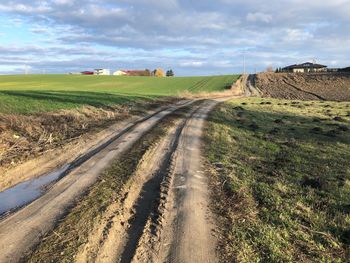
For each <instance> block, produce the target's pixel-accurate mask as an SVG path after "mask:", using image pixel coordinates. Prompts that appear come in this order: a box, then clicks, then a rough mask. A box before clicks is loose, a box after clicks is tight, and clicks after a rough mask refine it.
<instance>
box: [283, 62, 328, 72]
mask: <svg viewBox="0 0 350 263" xmlns="http://www.w3.org/2000/svg"><path fill="white" fill-rule="evenodd" d="M326 68H327V66H324V65H321V64H316V63H311V62H306V63H303V64H295V65H290V66H288V67H285V68H282V72H294V73H308V72H322V71H326Z"/></svg>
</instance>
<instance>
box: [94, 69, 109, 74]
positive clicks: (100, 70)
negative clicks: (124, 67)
mask: <svg viewBox="0 0 350 263" xmlns="http://www.w3.org/2000/svg"><path fill="white" fill-rule="evenodd" d="M110 74H111V72H110V70H109V69H103V68H101V69H99V68H98V69H95V75H110Z"/></svg>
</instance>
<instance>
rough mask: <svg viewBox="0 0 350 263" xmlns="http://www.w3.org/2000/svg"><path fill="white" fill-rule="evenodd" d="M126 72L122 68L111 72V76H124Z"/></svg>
mask: <svg viewBox="0 0 350 263" xmlns="http://www.w3.org/2000/svg"><path fill="white" fill-rule="evenodd" d="M125 75H127V73H126V72H125V71H123V70H117V71H114V72H113V76H125Z"/></svg>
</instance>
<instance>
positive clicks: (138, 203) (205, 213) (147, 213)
mask: <svg viewBox="0 0 350 263" xmlns="http://www.w3.org/2000/svg"><path fill="white" fill-rule="evenodd" d="M226 99H227V98H226ZM226 99H215V100H206V101H205V102H203V103H201V104H198V103H197V104H193V101H189V102H187V103H185V104H181V105H175V106H172V107H170V108H168V109H166V110H163V111H160V112H159V113H157V114H155V115H154V116H152V117H150V118H149V119H146V120H145V121H143V122H141V123H139V124H137V125H135V127H133V128H132V129H130V130H129V131H127V132H125V134H123V135H121V136H120V137H118V138H116V139H115V140H114V141H113V142H111V143H110V144H109V145H107V146H106V147H105V148H103V149H101V150H100V151H99V152H98V153H96V154H95V155H93V156H92V157H91V158H89V159H87V160H86V161H85V162H84V163H82V164H81V165H80V166H78V167H77V168H75V169H74V170H72V171H71V172H70V173H69V174H68V175H67V176H65V177H64V178H63V179H61V180H60V181H58V182H57V183H56V184H55V185H54V186H53V187H52V188H51V189H50V190H49V191H48V192H47V193H46V194H45V195H43V196H42V197H40V198H39V199H37V200H36V201H34V202H32V203H31V204H30V205H28V206H26V207H24V208H23V209H21V210H20V211H18V212H16V213H14V214H12V215H11V216H9V217H7V218H5V219H4V220H2V221H1V222H0V262H18V261H20V260H22V256H23V255H25V254H27V253H28V252H29V251H30V250H31V249H32V248H33V246H35V245H36V244H37V243H38V242H40V241H41V239H42V238H43V236H44V235H45V234H46V233H47V232H49V231H51V230H52V229H53V227H54V226H55V223H56V222H57V221H58V220H59V219H61V218H63V217H64V216H65V214H66V212H67V211H68V210H69V208H70V207H72V206H74V203H75V200H77V198H78V197H79V196H81V195H83V194H84V192H85V191H86V189H87V188H88V187H89V186H91V185H93V184H94V182H95V181H96V180H97V178H98V176H99V174H101V172H102V171H103V170H104V169H105V168H106V167H107V166H108V165H109V164H110V163H111V162H112V160H115V159H118V158H123V153H124V152H126V151H128V149H129V148H130V147H132V145H133V144H134V143H135V142H137V141H138V140H139V139H140V138H142V136H143V135H144V134H145V133H146V132H147V131H149V130H150V129H151V128H153V127H155V126H156V125H157V123H159V122H160V121H161V120H162V119H163V118H164V117H165V116H167V115H169V114H171V113H172V112H174V111H176V110H177V109H179V108H183V107H188V108H189V110H188V113H187V115H186V117H185V118H179V120H178V121H177V124H176V125H175V126H174V127H173V128H172V129H170V132H169V133H168V134H167V135H166V136H165V137H164V138H163V139H162V141H161V142H160V143H159V145H158V146H157V147H156V148H155V150H154V152H153V154H151V155H149V156H148V157H147V158H146V157H145V158H146V161H145V162H144V164H143V165H142V166H140V167H139V169H138V171H137V173H136V174H135V175H134V176H133V178H132V179H131V181H130V183H129V184H128V185H127V187H126V188H125V189H124V191H125V192H126V193H127V194H126V198H125V200H122V202H121V203H118V205H115V204H114V207H113V208H111V209H110V210H109V211H110V213H111V215H106V218H108V220H106V221H105V222H103V223H101V226H97V229H100V230H101V229H102V230H105V229H106V227H105V226H104V225H103V224H106V225H108V233H106V231H96V232H94V233H91V236H90V237H89V242H88V243H87V244H84V245H83V246H81V248H80V249H79V253H78V254H77V255H76V257H75V258H76V261H77V262H130V261H133V262H164V261H166V262H215V261H216V260H215V259H216V257H215V237H214V236H213V235H212V233H211V230H212V228H213V223H212V219H211V216H210V212H209V209H208V203H209V201H208V189H207V181H206V177H205V174H204V173H203V169H202V167H201V157H200V156H201V154H200V144H201V143H200V137H201V131H202V127H203V124H204V121H205V118H206V116H207V113H208V112H209V111H210V110H211V109H212V108H213V107H214V106H215V105H216V104H217V103H218V102H219V101H223V100H226ZM113 209H114V210H118V213H113ZM114 212H115V211H114ZM150 248H151V249H150Z"/></svg>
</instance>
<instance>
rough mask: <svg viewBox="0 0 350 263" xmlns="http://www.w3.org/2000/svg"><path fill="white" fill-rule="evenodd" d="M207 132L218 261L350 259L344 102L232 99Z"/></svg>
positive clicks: (349, 108)
mask: <svg viewBox="0 0 350 263" xmlns="http://www.w3.org/2000/svg"><path fill="white" fill-rule="evenodd" d="M205 138H206V144H205V145H206V154H207V158H208V160H209V162H210V163H211V165H212V167H213V169H215V170H217V171H218V172H217V173H213V175H214V176H213V178H216V179H215V180H214V181H215V183H214V184H213V185H214V187H215V186H216V187H217V188H218V189H215V190H214V191H213V192H214V195H215V204H216V205H217V207H216V209H217V215H218V218H219V221H220V222H222V224H223V226H222V229H223V231H222V232H223V233H222V235H223V236H224V238H223V241H221V242H222V244H221V247H222V248H223V249H224V251H223V252H222V253H221V255H226V257H227V258H228V259H230V260H227V258H226V259H222V260H221V261H222V262H227V261H230V262H348V260H349V253H350V164H349V160H350V103H349V102H313V101H311V102H310V101H288V100H275V99H237V100H232V101H230V102H229V103H225V104H221V105H220V106H218V107H217V108H216V109H215V111H213V112H212V113H211V115H210V117H209V124H208V127H207V131H206V133H205ZM226 260H227V261H226Z"/></svg>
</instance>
